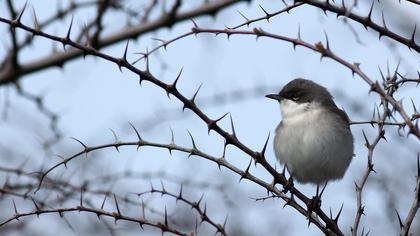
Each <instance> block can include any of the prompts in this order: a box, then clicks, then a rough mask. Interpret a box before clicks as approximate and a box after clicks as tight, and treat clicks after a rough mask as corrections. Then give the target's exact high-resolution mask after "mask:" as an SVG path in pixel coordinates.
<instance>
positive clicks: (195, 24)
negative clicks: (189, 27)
mask: <svg viewBox="0 0 420 236" xmlns="http://www.w3.org/2000/svg"><path fill="white" fill-rule="evenodd" d="M190 20H191V22H192V23H193V25H194V27H193V28H198V25H197V23H196V22H195V21H194V19H193V18H190Z"/></svg>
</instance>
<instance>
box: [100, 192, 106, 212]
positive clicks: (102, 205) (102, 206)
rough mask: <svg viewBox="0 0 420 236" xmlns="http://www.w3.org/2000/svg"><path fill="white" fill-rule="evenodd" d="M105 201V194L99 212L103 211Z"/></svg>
mask: <svg viewBox="0 0 420 236" xmlns="http://www.w3.org/2000/svg"><path fill="white" fill-rule="evenodd" d="M105 201H106V194H105V197H104V200H103V201H102V204H101V210H103V209H104V206H105Z"/></svg>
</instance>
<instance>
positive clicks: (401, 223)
mask: <svg viewBox="0 0 420 236" xmlns="http://www.w3.org/2000/svg"><path fill="white" fill-rule="evenodd" d="M395 212H396V213H397V217H398V223H399V224H400V228H401V229H402V228H403V227H404V223H403V222H402V220H401V217H400V214H399V213H398V211H397V209H395Z"/></svg>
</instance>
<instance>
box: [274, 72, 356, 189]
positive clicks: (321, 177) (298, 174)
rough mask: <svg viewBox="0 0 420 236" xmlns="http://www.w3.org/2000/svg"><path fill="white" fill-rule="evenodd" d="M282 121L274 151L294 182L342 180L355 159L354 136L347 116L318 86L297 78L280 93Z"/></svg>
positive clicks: (278, 99) (277, 98)
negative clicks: (353, 158)
mask: <svg viewBox="0 0 420 236" xmlns="http://www.w3.org/2000/svg"><path fill="white" fill-rule="evenodd" d="M266 97H268V98H271V99H274V100H277V101H279V102H280V108H281V115H282V117H283V120H282V121H281V122H280V124H279V125H278V126H277V128H276V136H275V138H274V152H275V154H276V157H277V159H278V160H279V161H280V163H282V164H284V165H285V166H286V168H287V170H288V172H289V173H290V174H291V176H292V177H293V179H296V180H297V181H298V182H301V183H313V184H317V186H318V187H319V185H320V184H325V185H326V184H327V182H328V181H330V180H337V179H341V178H342V177H343V176H344V174H345V172H346V170H347V168H348V167H349V165H350V162H351V160H352V157H353V136H352V134H351V131H350V125H349V118H348V116H347V114H346V113H345V112H344V111H343V110H340V109H339V108H338V107H337V105H335V103H334V101H333V99H332V96H331V94H330V93H329V92H328V90H327V89H326V88H324V87H322V86H320V85H318V84H317V83H315V82H313V81H310V80H305V79H300V78H298V79H294V80H292V81H290V82H289V83H288V84H287V85H286V86H284V88H283V89H282V90H281V91H280V93H278V94H270V95H267V96H266Z"/></svg>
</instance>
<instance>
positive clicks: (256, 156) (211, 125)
mask: <svg viewBox="0 0 420 236" xmlns="http://www.w3.org/2000/svg"><path fill="white" fill-rule="evenodd" d="M0 21H2V22H4V23H7V24H10V25H11V26H13V27H18V28H22V29H24V30H25V31H28V32H31V33H33V34H35V35H37V36H41V37H44V38H48V39H50V40H53V41H57V42H60V43H62V44H63V45H70V46H72V47H74V48H77V49H78V50H80V51H82V53H83V54H85V55H93V56H96V57H99V58H103V59H105V60H107V61H109V62H112V63H114V64H115V65H117V66H118V67H119V68H122V67H124V68H126V69H128V70H130V71H131V72H133V73H135V74H137V75H138V76H139V78H140V82H141V81H144V80H146V81H148V82H151V83H153V84H154V85H156V86H158V87H159V88H161V89H163V90H164V91H166V93H167V94H168V95H173V96H175V97H176V98H177V99H178V100H179V101H181V102H182V103H183V104H184V108H188V109H190V110H192V111H193V112H194V113H195V114H196V115H197V116H198V117H199V118H200V119H201V120H202V121H204V122H205V123H206V124H207V126H208V129H209V131H211V130H213V131H215V132H217V133H218V134H219V135H220V136H222V137H223V138H224V139H225V143H226V145H229V144H230V145H234V146H236V147H237V148H238V149H240V150H242V151H243V152H244V153H246V154H247V155H249V156H250V157H252V159H253V160H254V162H255V163H256V164H260V165H261V166H263V167H264V169H265V170H266V171H268V172H269V173H270V175H271V176H272V177H273V178H274V180H273V182H274V183H280V184H281V185H283V186H287V185H288V183H289V182H288V180H287V179H286V177H285V176H284V175H283V174H280V173H278V172H277V170H276V169H275V168H274V167H272V166H271V165H270V164H269V163H268V162H267V160H266V159H265V150H266V149H265V148H266V145H264V147H263V149H262V151H261V152H256V151H253V150H252V149H250V148H249V147H247V146H246V145H245V144H243V143H242V142H241V141H240V140H239V139H238V138H237V137H236V135H235V134H231V133H228V132H227V131H225V130H223V129H222V128H221V127H220V126H219V125H218V124H217V122H218V121H219V120H220V119H221V118H220V119H211V118H210V117H208V116H207V115H206V114H205V113H204V112H203V111H202V110H201V109H199V108H198V106H197V105H196V103H195V101H194V99H195V95H194V97H193V98H192V99H189V98H187V97H185V96H184V95H182V94H181V93H180V92H179V90H178V89H177V87H176V82H175V83H173V84H166V83H164V82H162V81H161V80H159V79H157V78H156V77H154V76H153V75H152V74H151V73H150V72H149V71H147V70H146V71H142V70H139V69H137V68H136V67H134V66H133V65H132V64H130V63H129V62H128V61H127V59H126V57H125V55H126V51H125V52H124V56H123V57H122V58H116V57H112V56H110V55H108V54H105V53H102V52H99V51H97V50H95V49H94V48H92V47H90V46H89V45H88V46H84V45H80V44H78V43H76V42H74V41H72V40H71V39H70V38H69V37H65V38H62V37H57V36H54V35H50V34H47V33H45V32H42V31H39V30H35V29H33V28H31V27H28V26H26V25H24V24H22V23H21V22H17V21H11V20H7V19H4V18H0ZM199 30H202V32H207V31H208V32H212V33H215V32H220V33H226V30H207V31H205V30H203V29H199V28H194V29H193V31H194V32H196V33H198V32H199ZM230 32H231V31H230ZM230 32H228V33H230ZM244 32H246V33H244V34H252V35H257V36H263V35H265V36H267V37H273V38H278V39H280V38H286V37H283V36H278V35H273V34H267V33H265V32H263V31H262V30H257V29H255V30H254V31H244ZM288 39H289V38H288ZM295 41H297V42H299V43H302V44H305V45H310V44H307V43H305V42H303V41H301V40H295ZM310 46H311V47H314V48H315V49H316V51H319V52H322V55H324V56H328V57H332V58H334V59H336V60H342V59H341V58H339V57H337V56H335V54H333V53H332V52H331V51H329V50H326V49H324V48H323V47H322V45H320V44H317V45H316V46H313V45H310ZM126 50H127V49H126ZM341 62H342V63H347V62H345V61H344V60H342V61H341ZM348 65H349V66H350V68H352V69H353V71H355V72H356V73H360V74H363V72H361V70H360V69H358V67H356V66H353V65H351V64H348ZM366 78H367V76H366ZM175 81H178V80H175ZM369 81H370V80H369ZM376 90H378V91H381V90H380V89H379V88H377V89H376ZM376 90H375V91H376ZM223 117H224V116H223ZM223 117H222V118H223ZM267 141H268V139H267V140H266V142H267ZM248 172H249V169H247V170H246V171H245V172H242V173H245V176H247V175H246V173H248ZM291 193H292V194H293V195H294V196H295V197H297V198H298V199H300V200H301V201H302V202H303V203H304V204H305V205H306V206H308V207H309V206H310V204H311V202H312V200H311V199H310V198H308V197H306V196H305V195H304V194H303V193H301V192H300V191H299V190H298V189H297V188H293V189H292V190H291ZM295 208H296V209H298V208H297V207H295ZM298 210H299V212H301V213H302V214H304V215H305V216H306V217H307V218H308V220H310V222H312V221H314V218H313V217H312V215H311V214H309V211H305V210H303V209H298ZM302 210H303V211H302ZM312 211H313V212H315V213H316V214H317V215H318V217H319V218H320V219H322V221H324V222H325V224H326V226H325V227H324V226H322V225H320V224H316V225H317V226H318V228H320V229H321V230H322V231H323V232H324V233H327V232H328V231H330V230H331V231H333V232H334V233H336V234H338V235H343V233H342V232H341V230H340V229H339V227H338V225H337V222H336V221H335V220H333V219H331V218H330V217H328V215H327V214H325V212H323V211H322V210H321V208H320V207H317V208H316V209H312ZM316 222H318V221H316Z"/></svg>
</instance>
